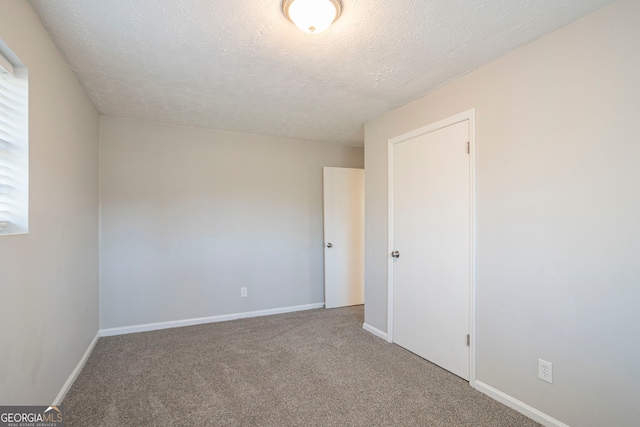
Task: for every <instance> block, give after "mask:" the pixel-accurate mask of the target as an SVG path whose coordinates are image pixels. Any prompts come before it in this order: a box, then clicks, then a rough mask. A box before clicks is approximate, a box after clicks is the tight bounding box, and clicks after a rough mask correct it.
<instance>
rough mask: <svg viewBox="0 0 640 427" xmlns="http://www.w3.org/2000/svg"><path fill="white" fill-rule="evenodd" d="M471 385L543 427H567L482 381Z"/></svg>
mask: <svg viewBox="0 0 640 427" xmlns="http://www.w3.org/2000/svg"><path fill="white" fill-rule="evenodd" d="M471 385H472V386H473V388H475V389H476V390H478V391H480V392H482V393H484V394H486V395H487V396H489V397H491V398H492V399H494V400H497V401H498V402H500V403H502V404H504V405H507V406H508V407H510V408H512V409H515V410H516V411H518V412H520V413H521V414H523V415H526V416H527V417H529V418H531V419H532V420H534V421H537V422H538V423H540V424H542V425H543V426H546V427H569V426H568V425H567V424H565V423H563V422H562V421H558V420H556V419H555V418H553V417H550V416H549V415H547V414H545V413H544V412H541V411H539V410H537V409H536V408H534V407H532V406H529V405H527V404H526V403H523V402H521V401H519V400H518V399H516V398H514V397H512V396H509V395H508V394H506V393H503V392H501V391H500V390H498V389H495V388H493V387H491V386H490V385H487V384H485V383H483V382H482V381H478V380H476V381H475V382H472V383H471Z"/></svg>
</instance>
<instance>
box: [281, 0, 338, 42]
mask: <svg viewBox="0 0 640 427" xmlns="http://www.w3.org/2000/svg"><path fill="white" fill-rule="evenodd" d="M341 10H342V5H341V4H340V0H284V1H283V2H282V11H283V12H284V14H285V16H286V17H287V18H289V19H290V20H291V22H293V23H294V24H295V25H296V27H298V28H300V29H301V30H302V31H305V32H307V33H314V34H315V33H319V32H322V31H324V30H326V29H327V28H329V26H330V25H331V24H332V23H333V21H335V20H336V19H337V18H338V16H340V12H341Z"/></svg>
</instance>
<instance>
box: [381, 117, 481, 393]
mask: <svg viewBox="0 0 640 427" xmlns="http://www.w3.org/2000/svg"><path fill="white" fill-rule="evenodd" d="M467 120H468V121H469V199H470V200H469V221H470V224H469V234H470V235H469V245H470V248H469V268H470V270H471V271H470V272H469V323H470V324H469V334H470V336H471V337H470V343H469V383H471V384H474V383H475V381H476V275H477V265H476V252H477V241H476V228H477V224H476V223H477V217H476V110H475V109H471V110H467V111H464V112H462V113H460V114H456V115H455V116H451V117H448V118H446V119H443V120H440V121H438V122H435V123H432V124H430V125H427V126H424V127H421V128H419V129H416V130H413V131H411V132H407V133H404V134H402V135H399V136H396V137H395V138H391V139H389V140H388V148H387V149H388V154H387V158H388V165H387V177H388V201H387V203H388V219H387V221H388V223H387V225H388V237H387V260H388V261H387V291H388V294H387V341H388V342H390V343H392V342H393V260H394V259H393V258H392V257H391V252H392V251H394V250H395V249H394V248H393V146H394V145H395V144H398V143H400V142H404V141H407V140H409V139H412V138H415V137H417V136H421V135H424V134H427V133H431V132H434V131H437V130H439V129H442V128H445V127H448V126H451V125H455V124H457V123H460V122H464V121H467Z"/></svg>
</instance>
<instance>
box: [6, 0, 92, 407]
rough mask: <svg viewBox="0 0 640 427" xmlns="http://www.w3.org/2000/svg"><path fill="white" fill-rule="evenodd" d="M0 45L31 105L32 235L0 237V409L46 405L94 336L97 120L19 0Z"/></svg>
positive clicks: (10, 6)
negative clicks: (23, 76) (10, 55)
mask: <svg viewBox="0 0 640 427" xmlns="http://www.w3.org/2000/svg"><path fill="white" fill-rule="evenodd" d="M0 39H2V40H3V41H4V42H5V43H7V45H9V47H10V48H11V49H12V50H13V52H14V53H15V54H16V55H18V56H19V57H20V59H21V60H22V62H24V63H25V65H26V66H27V67H28V69H29V103H30V104H29V135H30V137H29V142H30V147H29V148H30V177H29V178H30V233H29V234H26V235H16V236H0V325H1V326H0V327H1V328H2V334H1V339H0V341H1V344H0V405H9V404H23V405H35V404H39V405H45V404H50V403H52V402H53V400H54V398H55V397H56V396H57V394H58V393H59V392H60V390H61V388H62V386H63V384H64V383H65V381H66V380H67V378H68V377H69V375H70V374H71V372H72V370H73V369H74V368H75V366H76V364H77V363H78V362H79V361H80V359H81V357H82V355H83V354H84V352H85V351H86V349H87V347H88V346H89V344H90V343H91V341H92V339H93V338H94V337H95V336H96V334H97V332H98V173H97V168H98V115H97V113H96V110H95V109H94V107H93V105H92V104H91V102H90V101H89V99H88V98H87V96H86V95H85V93H84V91H83V89H82V87H81V86H80V84H79V83H78V81H77V79H76V77H75V75H74V74H73V73H72V72H71V71H70V70H69V68H67V66H66V65H65V63H64V61H63V59H62V57H61V55H60V54H59V53H58V51H57V50H56V48H55V46H54V44H53V42H52V41H51V40H50V38H49V36H48V34H47V33H46V31H45V29H44V28H43V27H42V26H41V24H40V22H39V21H38V18H37V17H36V15H35V14H34V13H33V11H32V10H31V7H30V6H29V4H28V3H27V2H26V1H12V0H1V1H0Z"/></svg>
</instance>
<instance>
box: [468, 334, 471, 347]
mask: <svg viewBox="0 0 640 427" xmlns="http://www.w3.org/2000/svg"><path fill="white" fill-rule="evenodd" d="M470 346H471V335H469V334H467V347H470Z"/></svg>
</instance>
